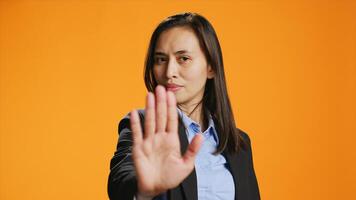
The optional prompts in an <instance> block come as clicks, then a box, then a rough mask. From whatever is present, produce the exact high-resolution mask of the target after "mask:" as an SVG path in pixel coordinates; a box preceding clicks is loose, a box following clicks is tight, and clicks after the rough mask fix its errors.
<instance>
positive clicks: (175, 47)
mask: <svg viewBox="0 0 356 200" xmlns="http://www.w3.org/2000/svg"><path fill="white" fill-rule="evenodd" d="M182 50H186V51H190V52H193V53H194V52H198V51H200V45H199V40H198V38H197V36H196V35H195V33H194V31H193V30H192V29H191V28H189V27H174V28H170V29H168V30H165V31H163V32H162V33H161V35H160V36H159V38H158V40H157V44H156V52H165V53H174V52H177V51H182Z"/></svg>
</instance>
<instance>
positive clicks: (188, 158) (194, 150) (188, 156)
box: [183, 134, 203, 165]
mask: <svg viewBox="0 0 356 200" xmlns="http://www.w3.org/2000/svg"><path fill="white" fill-rule="evenodd" d="M202 143H203V136H202V135H201V134H197V135H196V136H194V138H193V140H192V142H191V143H190V144H189V146H188V149H187V151H186V152H185V154H184V156H183V160H184V162H185V163H187V164H191V165H192V164H194V159H195V157H196V155H197V154H198V152H199V149H200V147H201V144H202Z"/></svg>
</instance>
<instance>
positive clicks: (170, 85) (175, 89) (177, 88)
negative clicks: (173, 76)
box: [166, 84, 183, 92]
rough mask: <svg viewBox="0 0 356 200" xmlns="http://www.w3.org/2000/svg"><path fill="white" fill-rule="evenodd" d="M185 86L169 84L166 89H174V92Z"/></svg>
mask: <svg viewBox="0 0 356 200" xmlns="http://www.w3.org/2000/svg"><path fill="white" fill-rule="evenodd" d="M182 87H183V86H180V85H176V84H167V85H166V89H167V91H172V92H177V91H178V90H180V89H181V88H182Z"/></svg>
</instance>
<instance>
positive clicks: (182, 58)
mask: <svg viewBox="0 0 356 200" xmlns="http://www.w3.org/2000/svg"><path fill="white" fill-rule="evenodd" d="M188 60H189V57H187V56H182V57H179V61H181V62H187V61H188Z"/></svg>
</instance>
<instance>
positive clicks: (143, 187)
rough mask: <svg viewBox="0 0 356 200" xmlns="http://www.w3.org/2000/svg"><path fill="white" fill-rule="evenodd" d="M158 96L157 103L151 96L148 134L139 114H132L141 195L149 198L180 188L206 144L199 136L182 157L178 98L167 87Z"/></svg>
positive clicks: (149, 98) (147, 109) (147, 115)
mask: <svg viewBox="0 0 356 200" xmlns="http://www.w3.org/2000/svg"><path fill="white" fill-rule="evenodd" d="M155 93H156V101H155V96H154V95H153V93H148V94H147V98H146V109H145V123H144V124H145V125H144V129H145V130H144V134H143V133H142V130H141V125H140V119H139V116H138V113H137V111H136V110H133V111H132V112H131V114H130V123H131V129H132V136H133V149H132V153H133V160H134V164H135V169H136V174H137V184H138V192H139V193H140V194H141V195H144V196H148V197H153V196H155V195H157V194H160V193H162V192H164V191H166V190H168V189H171V188H174V187H176V186H178V185H179V184H180V183H181V182H182V181H183V180H184V179H185V178H186V177H187V176H188V175H189V174H190V173H191V172H192V170H193V168H194V159H195V156H196V155H197V153H198V150H199V148H200V145H201V143H202V136H201V135H200V134H197V135H196V136H195V137H194V138H193V140H192V142H191V143H190V145H189V147H188V149H187V151H186V152H185V154H184V155H183V156H182V155H181V152H180V142H179V137H178V114H177V107H176V99H175V96H174V94H173V93H172V92H170V91H168V92H166V90H165V88H164V87H163V86H157V87H156V92H155Z"/></svg>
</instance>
